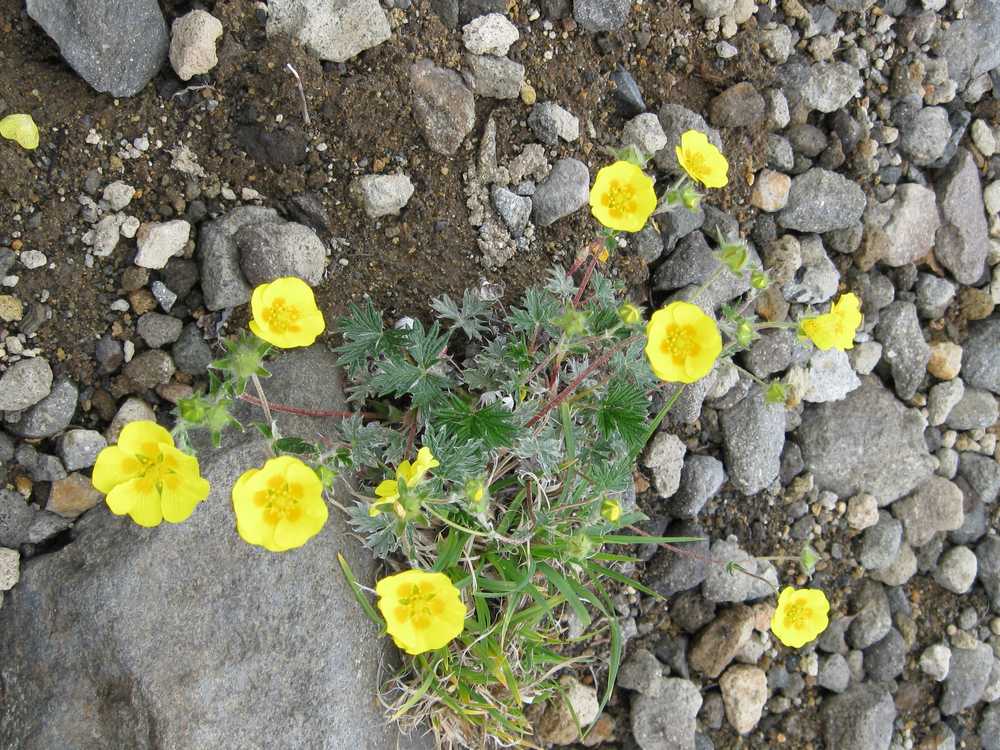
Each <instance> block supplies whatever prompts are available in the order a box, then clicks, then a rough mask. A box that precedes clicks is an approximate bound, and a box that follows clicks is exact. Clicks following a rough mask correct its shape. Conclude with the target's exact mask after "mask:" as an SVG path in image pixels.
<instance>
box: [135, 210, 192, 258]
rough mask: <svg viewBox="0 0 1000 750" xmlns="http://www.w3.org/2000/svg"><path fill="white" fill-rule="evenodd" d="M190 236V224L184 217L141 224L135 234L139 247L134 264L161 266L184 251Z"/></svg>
mask: <svg viewBox="0 0 1000 750" xmlns="http://www.w3.org/2000/svg"><path fill="white" fill-rule="evenodd" d="M190 236H191V225H190V224H189V223H188V222H187V221H185V220H184V219H174V220H173V221H161V222H153V223H146V224H142V225H141V226H140V227H139V231H137V232H136V235H135V242H136V245H137V246H138V248H139V250H138V252H137V253H136V254H135V264H136V265H137V266H139V267H141V268H155V269H159V268H163V267H164V266H166V265H167V261H169V260H170V259H171V258H173V257H174V256H177V255H180V254H181V253H182V252H183V251H184V247H185V245H187V242H188V238H189V237H190Z"/></svg>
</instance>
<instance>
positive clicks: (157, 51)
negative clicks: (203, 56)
mask: <svg viewBox="0 0 1000 750" xmlns="http://www.w3.org/2000/svg"><path fill="white" fill-rule="evenodd" d="M28 15H29V16H31V17H32V18H33V19H34V20H35V21H37V22H38V24H39V25H40V26H41V27H42V28H43V29H45V33H47V34H48V35H49V36H50V37H52V39H53V40H54V41H55V43H56V44H57V45H59V52H60V54H62V56H63V59H65V60H66V62H68V63H69V64H70V66H71V67H72V68H73V69H74V70H75V71H76V72H77V73H79V75H80V77H81V78H83V79H84V80H85V81H86V82H87V83H89V84H90V85H91V86H92V87H93V88H94V89H95V90H96V91H99V92H102V93H103V92H107V93H110V94H111V95H112V96H132V95H133V94H137V93H138V92H139V91H141V90H142V89H143V87H145V85H146V84H147V83H149V81H150V79H151V78H152V77H153V76H154V75H156V73H157V71H158V70H159V69H160V66H162V65H163V61H164V60H165V59H166V57H167V44H168V38H167V23H166V21H165V20H164V18H163V13H162V11H160V6H159V3H157V2H156V0H76V2H73V3H66V2H60V0H28Z"/></svg>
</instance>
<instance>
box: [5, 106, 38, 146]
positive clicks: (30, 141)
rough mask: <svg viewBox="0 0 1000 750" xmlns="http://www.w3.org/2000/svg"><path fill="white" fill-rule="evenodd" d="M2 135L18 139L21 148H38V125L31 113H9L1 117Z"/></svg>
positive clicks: (14, 139)
mask: <svg viewBox="0 0 1000 750" xmlns="http://www.w3.org/2000/svg"><path fill="white" fill-rule="evenodd" d="M0 135H2V136H3V137H4V138H9V139H10V140H12V141H17V143H18V145H19V146H20V147H21V148H26V149H28V150H29V151H32V150H34V149H36V148H38V126H37V125H35V121H34V120H32V119H31V115H7V116H6V117H4V118H3V119H0Z"/></svg>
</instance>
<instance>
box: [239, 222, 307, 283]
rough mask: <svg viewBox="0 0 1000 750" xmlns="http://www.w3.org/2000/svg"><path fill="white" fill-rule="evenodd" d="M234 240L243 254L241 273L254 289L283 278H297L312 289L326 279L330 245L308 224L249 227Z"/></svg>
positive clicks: (241, 231)
mask: <svg viewBox="0 0 1000 750" xmlns="http://www.w3.org/2000/svg"><path fill="white" fill-rule="evenodd" d="M233 238H234V239H235V240H236V247H237V248H238V249H239V253H240V270H242V271H243V276H244V278H245V279H246V280H247V281H248V282H249V283H250V286H252V287H253V286H257V285H258V284H265V283H267V282H270V281H274V280H275V279H278V278H281V277H282V276H297V277H298V278H300V279H302V280H303V281H304V282H306V283H307V284H308V285H309V286H317V285H318V284H319V283H320V282H321V281H322V280H323V271H324V269H325V268H326V246H325V245H324V244H323V241H322V240H321V239H320V238H319V236H318V235H317V234H316V232H314V231H313V230H312V229H310V228H309V227H307V226H305V225H304V224H296V223H294V222H290V221H289V222H283V223H280V222H271V223H265V224H249V225H247V226H245V227H243V228H242V229H240V230H239V231H237V232H236V234H235V235H234V237H233Z"/></svg>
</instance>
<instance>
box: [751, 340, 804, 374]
mask: <svg viewBox="0 0 1000 750" xmlns="http://www.w3.org/2000/svg"><path fill="white" fill-rule="evenodd" d="M799 349H800V347H799V346H798V342H797V341H796V337H795V332H794V331H790V330H785V329H777V330H773V331H762V332H761V337H760V338H759V339H757V340H756V341H754V342H753V344H751V346H750V350H749V351H748V352H747V353H746V354H744V355H743V359H744V362H743V364H744V366H745V367H746V368H747V369H748V370H749V371H750V372H752V373H753V374H754V375H756V376H757V377H758V378H766V377H769V376H771V375H773V374H774V373H776V372H782V371H784V370H786V369H788V366H789V365H790V364H792V359H793V357H794V356H795V355H796V353H797V352H798V350H799Z"/></svg>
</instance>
